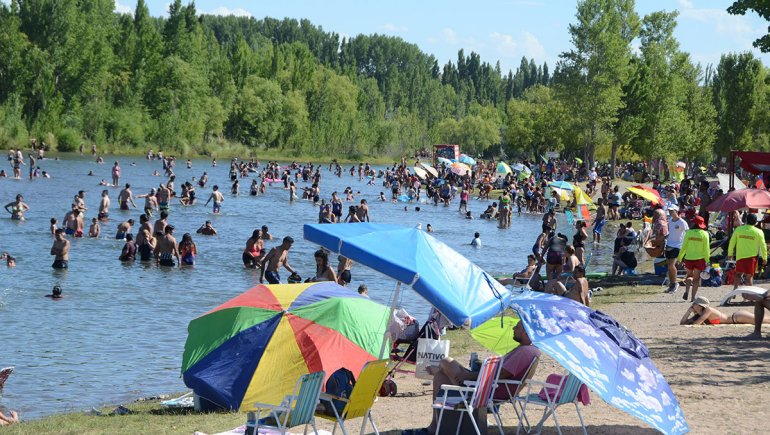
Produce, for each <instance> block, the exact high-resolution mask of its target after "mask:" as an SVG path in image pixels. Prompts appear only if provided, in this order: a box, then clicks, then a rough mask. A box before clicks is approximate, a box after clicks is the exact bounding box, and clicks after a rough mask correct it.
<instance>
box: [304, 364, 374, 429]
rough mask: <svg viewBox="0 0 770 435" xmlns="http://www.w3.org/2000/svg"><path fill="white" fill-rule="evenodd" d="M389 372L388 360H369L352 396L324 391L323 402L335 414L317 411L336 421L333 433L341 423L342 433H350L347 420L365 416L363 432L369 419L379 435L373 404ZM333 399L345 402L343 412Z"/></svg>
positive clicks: (362, 425)
mask: <svg viewBox="0 0 770 435" xmlns="http://www.w3.org/2000/svg"><path fill="white" fill-rule="evenodd" d="M387 373H388V360H386V359H381V360H377V361H369V362H368V363H366V364H365V365H364V368H362V369H361V374H360V375H359V376H358V379H357V380H356V385H355V386H354V387H353V391H351V393H350V397H349V398H344V397H337V396H333V395H331V394H326V393H322V394H321V402H326V403H325V404H326V405H328V406H327V409H332V410H333V414H331V415H329V414H324V413H316V415H317V416H318V417H321V418H325V419H327V420H333V421H335V423H334V429H333V430H332V434H334V432H336V431H337V425H339V426H340V429H342V433H343V434H344V435H348V432H347V430H346V429H345V421H347V420H352V419H354V418H358V417H363V422H362V423H361V433H362V434H363V433H364V431H365V429H366V422H367V420H368V421H369V422H370V423H371V424H372V429H373V430H374V433H375V434H377V435H379V433H380V432H379V431H378V430H377V426H376V425H375V424H374V419H373V418H372V405H374V401H375V400H376V399H377V393H379V391H380V387H382V382H383V381H384V380H385V375H387ZM333 400H336V401H343V402H345V408H343V409H342V412H338V411H337V408H336V407H335V406H334V402H333Z"/></svg>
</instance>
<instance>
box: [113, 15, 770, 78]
mask: <svg viewBox="0 0 770 435" xmlns="http://www.w3.org/2000/svg"><path fill="white" fill-rule="evenodd" d="M146 2H147V4H148V5H149V7H150V13H151V14H152V15H155V16H161V15H166V14H167V9H168V4H169V0H146ZM183 3H185V4H186V3H187V1H186V0H183ZM731 4H732V0H722V1H720V0H637V2H636V10H637V13H639V15H640V16H644V15H645V14H648V13H650V12H654V11H659V10H666V11H671V10H678V11H679V18H678V26H677V28H676V31H675V36H676V38H677V39H678V40H679V43H680V49H681V50H683V51H686V52H688V53H690V55H691V57H692V59H693V60H694V61H695V62H699V63H701V64H703V65H706V64H709V63H712V64H717V63H718V62H719V57H720V55H722V54H724V53H729V52H743V51H752V52H753V53H754V54H755V55H756V56H757V57H759V58H760V59H762V62H763V63H764V64H765V65H770V54H762V53H760V52H759V50H757V49H755V48H753V47H752V45H751V43H752V41H754V39H756V38H758V37H759V36H762V35H763V34H765V33H767V31H768V24H769V23H768V22H767V21H765V20H763V19H762V18H760V17H759V16H757V15H756V14H755V13H753V12H749V13H747V15H746V16H733V15H730V14H728V13H727V12H726V9H727V7H728V6H730V5H731ZM135 6H136V1H135V0H116V6H115V9H116V11H118V12H129V13H130V12H132V11H133V9H134V7H135ZM195 6H196V8H197V10H198V12H199V13H207V14H217V15H238V16H253V17H255V18H257V19H259V18H263V17H266V16H269V17H273V18H278V19H282V18H284V17H290V18H296V19H301V18H307V19H309V20H310V21H311V22H312V23H313V24H314V25H320V26H322V27H323V28H324V30H326V31H333V32H336V33H338V34H340V35H341V36H345V37H350V36H355V35H358V34H361V33H363V34H373V33H379V34H386V35H392V36H398V37H400V38H402V39H404V40H405V41H407V42H410V43H414V44H416V45H417V46H419V47H420V49H421V50H422V51H423V52H426V53H429V54H432V55H434V56H435V57H436V59H437V60H438V62H439V65H442V66H443V65H444V64H445V63H446V62H447V61H449V60H452V61H453V62H456V60H457V52H458V50H459V49H461V48H462V49H464V50H465V53H466V55H468V54H469V53H470V52H471V51H475V52H476V53H478V54H479V55H480V56H481V60H482V61H485V62H489V63H491V64H494V63H495V62H497V61H498V60H499V61H500V65H501V67H502V70H503V72H504V73H507V71H508V70H509V69H513V70H514V71H515V69H516V67H517V66H518V65H519V63H520V61H521V57H522V56H526V57H527V58H528V59H529V58H534V59H535V62H536V63H538V64H540V63H542V62H543V61H545V62H548V65H550V66H551V68H553V65H555V63H556V61H557V60H558V58H559V53H561V52H564V51H568V50H569V49H570V48H571V47H572V44H571V41H570V36H569V32H568V26H569V24H570V23H574V22H575V21H576V20H575V12H576V6H577V2H576V1H572V0H481V1H479V0H477V1H467V0H465V1H463V0H442V1H440V2H439V1H435V0H409V1H407V0H389V1H372V0H280V1H275V0H270V1H264V0H257V1H254V0H252V1H246V0H227V1H225V0H198V1H196V2H195Z"/></svg>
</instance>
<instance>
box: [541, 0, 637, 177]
mask: <svg viewBox="0 0 770 435" xmlns="http://www.w3.org/2000/svg"><path fill="white" fill-rule="evenodd" d="M638 29H639V17H638V16H637V14H636V12H635V11H634V1H633V0H585V1H581V2H579V3H578V7H577V23H576V24H571V25H570V26H569V33H570V36H571V39H572V44H573V45H574V48H573V49H572V50H570V51H568V52H565V53H562V54H561V55H560V57H561V59H562V60H561V61H560V65H559V70H560V72H559V76H558V77H556V75H554V78H555V79H556V80H557V81H558V90H559V98H560V99H561V100H562V101H564V102H565V105H566V106H567V108H568V109H569V110H570V111H571V112H572V113H573V114H574V116H575V118H576V121H577V125H578V126H579V128H580V130H581V131H582V132H583V134H582V135H583V137H584V144H585V151H584V161H585V164H586V166H587V167H590V166H591V165H593V163H594V160H595V158H594V156H595V152H596V146H597V144H598V142H599V139H600V138H601V137H602V132H608V131H610V130H611V128H612V126H613V124H614V123H615V122H616V120H617V117H618V111H619V110H620V109H621V108H622V107H623V101H622V97H623V85H624V84H625V83H626V81H627V80H628V75H629V72H630V67H629V60H630V58H631V48H630V43H631V41H632V40H633V39H634V38H635V37H636V35H637V33H638Z"/></svg>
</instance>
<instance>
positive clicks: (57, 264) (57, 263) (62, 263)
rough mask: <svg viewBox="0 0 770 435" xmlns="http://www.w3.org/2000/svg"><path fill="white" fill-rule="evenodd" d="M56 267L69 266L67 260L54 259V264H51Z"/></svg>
mask: <svg viewBox="0 0 770 435" xmlns="http://www.w3.org/2000/svg"><path fill="white" fill-rule="evenodd" d="M51 267H53V268H54V269H66V268H67V260H54V262H53V264H52V265H51Z"/></svg>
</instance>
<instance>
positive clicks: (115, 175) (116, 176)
mask: <svg viewBox="0 0 770 435" xmlns="http://www.w3.org/2000/svg"><path fill="white" fill-rule="evenodd" d="M118 183H120V165H119V164H118V162H117V161H115V164H114V165H113V166H112V185H113V186H117V185H118Z"/></svg>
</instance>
